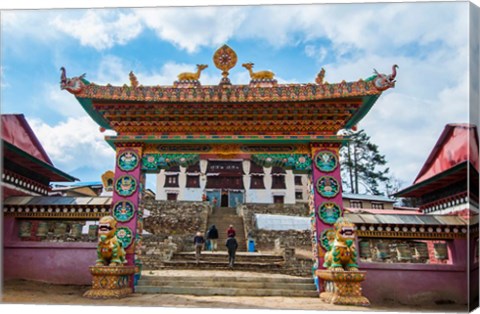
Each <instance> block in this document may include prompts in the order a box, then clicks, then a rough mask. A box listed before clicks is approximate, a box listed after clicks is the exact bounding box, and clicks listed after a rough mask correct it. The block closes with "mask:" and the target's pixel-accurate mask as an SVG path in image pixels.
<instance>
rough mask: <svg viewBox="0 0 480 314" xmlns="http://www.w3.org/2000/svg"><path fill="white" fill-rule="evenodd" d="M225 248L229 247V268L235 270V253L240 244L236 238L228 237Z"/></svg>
mask: <svg viewBox="0 0 480 314" xmlns="http://www.w3.org/2000/svg"><path fill="white" fill-rule="evenodd" d="M225 246H226V247H227V251H228V267H230V268H233V264H235V253H236V252H237V248H238V243H237V240H236V239H235V237H234V236H232V237H228V239H227V242H226V243H225Z"/></svg>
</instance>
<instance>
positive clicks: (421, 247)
mask: <svg viewBox="0 0 480 314" xmlns="http://www.w3.org/2000/svg"><path fill="white" fill-rule="evenodd" d="M415 255H416V257H417V258H420V259H427V258H428V247H427V243H425V242H416V243H415Z"/></svg>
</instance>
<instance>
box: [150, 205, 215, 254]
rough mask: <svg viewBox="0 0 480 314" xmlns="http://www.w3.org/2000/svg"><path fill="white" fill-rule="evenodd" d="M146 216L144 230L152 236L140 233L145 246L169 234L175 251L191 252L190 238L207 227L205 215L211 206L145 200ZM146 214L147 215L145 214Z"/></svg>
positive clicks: (210, 209) (165, 238)
mask: <svg viewBox="0 0 480 314" xmlns="http://www.w3.org/2000/svg"><path fill="white" fill-rule="evenodd" d="M144 206H145V210H146V211H148V212H146V213H148V214H146V217H145V218H144V230H145V231H147V232H148V233H150V234H151V235H152V236H149V235H144V236H143V246H144V247H145V248H146V249H147V251H148V248H149V247H150V246H152V245H156V244H158V243H161V242H163V241H165V240H167V239H168V238H169V237H171V241H172V242H173V243H174V244H175V245H176V246H177V250H178V251H192V250H193V249H194V247H193V238H194V236H195V234H196V233H197V232H198V231H201V232H205V231H206V230H207V221H208V215H209V213H211V211H212V208H211V206H210V204H208V202H177V201H172V202H171V201H157V200H154V199H150V200H146V201H145V202H144ZM147 215H148V216H147Z"/></svg>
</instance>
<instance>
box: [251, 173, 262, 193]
mask: <svg viewBox="0 0 480 314" xmlns="http://www.w3.org/2000/svg"><path fill="white" fill-rule="evenodd" d="M250 189H252V190H264V189H265V184H264V183H263V176H259V175H252V176H251V180H250Z"/></svg>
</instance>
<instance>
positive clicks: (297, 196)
mask: <svg viewBox="0 0 480 314" xmlns="http://www.w3.org/2000/svg"><path fill="white" fill-rule="evenodd" d="M295 199H296V200H303V192H302V191H297V192H295Z"/></svg>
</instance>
